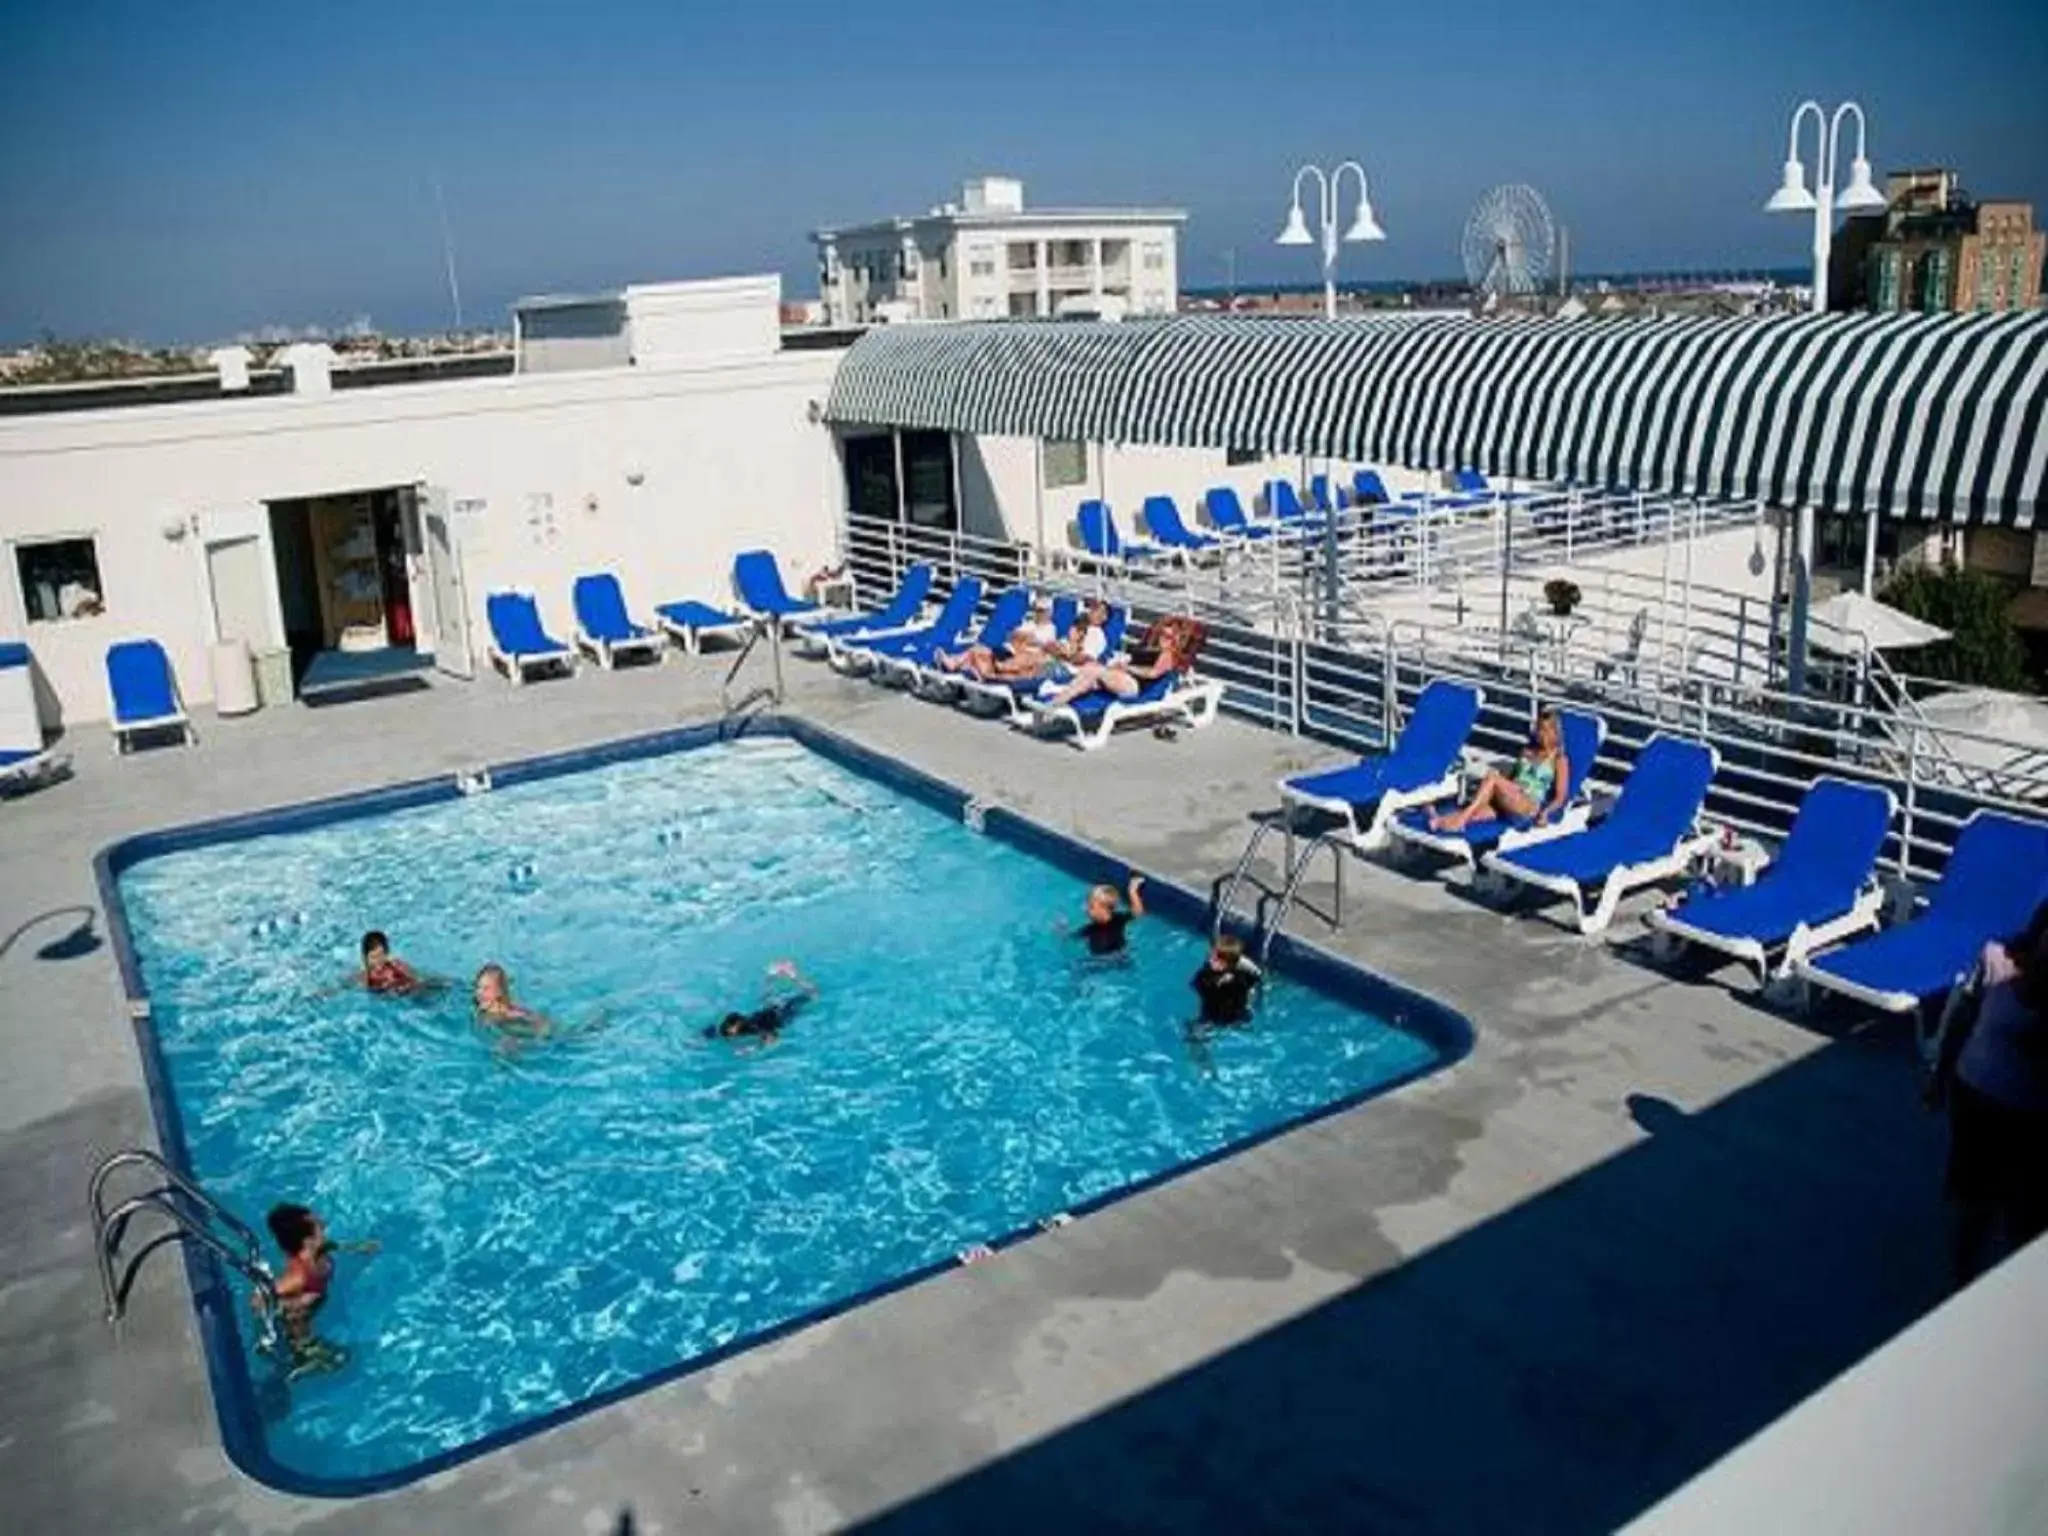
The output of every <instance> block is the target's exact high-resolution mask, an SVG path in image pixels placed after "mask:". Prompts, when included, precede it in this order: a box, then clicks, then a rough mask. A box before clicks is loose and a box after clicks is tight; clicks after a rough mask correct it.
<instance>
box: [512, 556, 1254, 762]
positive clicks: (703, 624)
mask: <svg viewBox="0 0 2048 1536" xmlns="http://www.w3.org/2000/svg"><path fill="white" fill-rule="evenodd" d="M732 585H733V596H734V598H735V599H736V603H735V607H736V610H737V611H728V610H726V609H723V608H719V607H715V606H713V605H711V604H708V603H703V602H698V601H694V600H691V601H684V602H674V603H663V604H660V605H659V606H657V607H656V608H654V609H653V611H652V622H648V623H642V622H640V621H638V620H636V619H635V618H634V617H633V616H632V613H631V611H630V610H629V608H628V606H627V603H626V599H625V594H624V591H623V590H622V588H621V587H620V584H619V581H618V578H617V577H616V576H614V575H612V574H611V573H609V572H599V573H596V574H592V575H586V576H580V577H578V578H577V579H576V581H575V582H574V584H573V585H572V587H571V591H570V597H571V603H572V606H573V608H574V611H575V616H576V629H575V632H574V638H573V642H564V641H562V640H560V639H557V638H556V637H555V636H553V635H551V634H549V633H548V631H547V628H546V626H545V625H544V623H543V622H542V620H541V616H540V608H539V604H538V602H537V601H536V599H535V597H534V595H533V594H532V593H531V592H529V591H525V590H523V589H518V588H505V589H501V590H499V591H495V592H492V593H491V594H489V596H488V597H487V598H486V600H485V615H486V618H487V619H488V621H489V625H490V657H491V661H492V663H493V665H494V666H496V667H498V668H499V669H500V670H502V671H503V672H504V673H505V674H506V676H507V677H508V678H510V679H511V680H512V681H514V682H515V683H517V682H524V681H525V680H526V679H527V678H528V677H530V676H537V675H541V674H544V673H547V672H571V671H573V670H574V669H575V667H576V665H577V662H578V659H579V657H580V656H582V655H588V656H590V657H591V658H593V659H594V660H596V661H597V662H598V663H599V665H601V666H605V667H611V666H614V665H616V664H617V663H618V662H620V661H621V660H625V659H628V658H631V657H634V656H636V655H638V656H644V657H647V658H649V659H654V660H658V659H659V658H660V657H661V655H662V654H663V653H664V652H665V651H666V650H667V648H668V646H669V643H670V642H671V641H673V642H675V644H677V645H679V646H681V647H682V648H683V649H684V650H686V651H689V652H691V653H693V654H694V653H695V652H697V651H698V650H699V648H700V647H701V645H702V643H703V642H704V640H705V639H707V638H709V637H712V636H718V635H724V636H728V637H734V636H738V635H741V634H744V633H746V632H747V631H749V630H751V629H753V628H755V627H756V626H761V625H774V626H777V627H779V628H780V629H781V630H782V631H783V632H784V633H785V634H786V635H788V636H790V637H791V638H792V639H794V640H795V641H796V643H797V645H798V648H799V651H800V652H801V653H803V654H808V655H811V656H816V657H821V658H824V659H827V660H829V661H830V662H831V663H832V664H833V665H834V666H835V667H836V668H838V669H839V670H840V671H842V672H846V673H849V674H855V675H866V676H870V677H872V678H874V679H875V680H876V681H878V682H886V683H891V684H895V685H898V686H902V687H905V688H908V689H910V690H912V691H914V692H916V693H918V694H920V695H922V696H924V697H928V698H932V699H935V700H945V701H950V702H955V703H960V704H964V705H968V706H970V707H973V708H976V709H978V710H980V711H982V712H984V713H988V714H992V715H995V716H998V717H1000V718H1002V719H1004V720H1007V721H1008V722H1009V723H1010V724H1012V725H1015V726H1018V727H1020V728H1024V729H1030V730H1040V731H1045V732H1048V733H1053V732H1058V731H1061V730H1064V731H1065V732H1066V733H1067V734H1068V735H1069V738H1070V739H1071V740H1072V741H1074V742H1075V743H1076V744H1077V745H1079V746H1081V747H1084V748H1089V749H1092V748H1096V747H1100V746H1102V745H1103V744H1104V743H1106V742H1107V741H1108V740H1109V739H1110V738H1111V737H1112V736H1113V735H1114V734H1115V733H1116V731H1117V730H1118V729H1119V728H1120V727H1122V726H1125V725H1133V724H1152V725H1158V724H1162V723H1168V722H1178V723H1183V724H1188V725H1206V724H1207V723H1208V722H1209V721H1210V720H1212V719H1214V718H1215V715H1216V712H1217V710H1218V708H1219V707H1220V706H1221V703H1222V694H1223V687H1222V684H1221V683H1219V682H1216V681H1213V680H1211V679H1206V678H1200V677H1197V676H1195V675H1193V674H1192V672H1182V673H1179V674H1176V675H1174V676H1170V677H1164V678H1160V679H1158V680H1157V681H1155V682H1152V683H1150V684H1148V685H1147V686H1145V687H1144V688H1142V689H1141V690H1140V691H1139V692H1138V693H1137V695H1136V696H1135V697H1132V698H1128V699H1119V698H1117V697H1115V696H1114V695H1111V694H1108V693H1094V694H1089V695H1085V696H1083V697H1081V698H1077V699H1074V700H1072V701H1071V702H1069V703H1065V704H1053V703H1051V702H1050V701H1049V700H1048V699H1046V698H1045V697H1042V696H1041V695H1042V694H1044V693H1048V692H1050V691H1052V690H1051V689H1050V688H1049V687H1048V686H1047V685H1046V684H1045V683H1044V682H1043V681H1041V680H1037V679H1032V680H1028V681H1027V680H1017V681H1008V680H1004V679H1000V678H981V677H975V676H972V675H969V674H966V673H961V672H956V671H952V670H949V669H947V668H945V667H943V666H942V665H940V658H941V656H943V655H946V654H949V653H951V652H955V651H963V650H966V649H968V648H969V647H970V646H971V645H974V644H977V643H979V644H982V645H986V646H988V647H990V648H991V649H994V648H997V647H1000V646H1001V645H1003V644H1004V642H1006V641H1007V640H1008V639H1009V637H1010V635H1011V633H1012V632H1013V631H1014V630H1016V629H1017V627H1018V626H1019V625H1021V624H1022V623H1023V622H1024V619H1025V617H1026V614H1027V612H1028V610H1029V607H1030V601H1031V598H1030V593H1029V592H1028V591H1026V590H1025V589H1024V588H1022V587H1011V588H1008V589H1006V590H1004V591H1002V592H1000V593H998V594H996V595H995V596H994V597H993V599H992V600H990V601H989V603H988V611H987V614H986V615H985V616H984V617H982V618H981V620H980V622H979V623H978V624H977V623H976V616H977V614H979V613H980V612H981V609H982V606H983V601H984V599H985V598H987V597H988V594H987V592H986V589H985V587H984V584H983V583H982V582H981V581H980V580H979V579H978V578H976V577H972V576H967V577H962V578H960V579H959V580H957V581H956V582H954V584H953V586H952V587H951V589H950V590H948V591H947V592H946V594H945V597H944V600H943V601H941V602H939V603H938V605H937V607H936V608H934V607H932V603H933V600H934V598H935V597H936V596H937V586H938V581H937V573H936V572H935V571H934V570H933V568H932V567H931V566H930V565H928V564H924V563H919V564H914V565H912V566H910V567H908V568H907V569H906V570H905V571H904V573H903V576H902V579H901V580H900V581H899V582H898V584H897V587H896V590H895V592H894V593H892V594H891V595H890V597H889V598H888V600H887V601H886V602H884V603H882V604H880V605H879V606H878V607H876V608H873V609H871V610H869V611H866V612H858V613H854V612H845V611H842V610H839V609H836V608H832V607H828V606H826V605H825V604H823V603H820V602H818V601H816V600H814V599H811V598H807V597H799V596H797V595H795V594H794V593H792V592H791V591H790V590H789V588H788V586H787V584H786V583H785V582H784V581H783V578H782V573H781V569H780V567H779V566H778V565H777V563H776V560H775V556H774V555H773V554H772V553H771V552H770V551H767V550H748V551H745V552H743V553H742V554H740V555H739V556H737V557H736V558H735V559H734V561H733V571H732ZM1080 601H1081V600H1080V599H1079V598H1078V597H1075V596H1073V595H1071V594H1069V595H1062V596H1056V597H1054V598H1053V601H1052V620H1053V625H1054V628H1055V629H1058V630H1060V631H1062V632H1064V631H1065V630H1066V629H1067V628H1068V627H1069V626H1071V624H1072V623H1073V620H1074V616H1075V614H1076V613H1077V612H1078V611H1079V605H1080ZM1127 617H1128V616H1127V615H1126V614H1124V613H1123V612H1121V611H1120V610H1113V611H1112V614H1111V620H1110V624H1109V625H1108V627H1107V631H1108V632H1107V639H1108V640H1109V649H1108V651H1107V653H1106V654H1107V655H1108V656H1111V657H1114V656H1116V655H1117V654H1119V653H1120V652H1121V650H1122V648H1123V635H1124V630H1125V627H1126V623H1127Z"/></svg>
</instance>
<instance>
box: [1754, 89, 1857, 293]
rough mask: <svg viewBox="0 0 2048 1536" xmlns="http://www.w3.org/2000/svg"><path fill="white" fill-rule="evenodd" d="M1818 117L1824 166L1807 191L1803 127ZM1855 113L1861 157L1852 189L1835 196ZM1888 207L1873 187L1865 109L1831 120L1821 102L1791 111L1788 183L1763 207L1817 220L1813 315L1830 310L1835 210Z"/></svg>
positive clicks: (1849, 107) (1844, 108)
mask: <svg viewBox="0 0 2048 1536" xmlns="http://www.w3.org/2000/svg"><path fill="white" fill-rule="evenodd" d="M1809 112H1811V113H1812V114H1813V124H1814V137H1815V138H1816V139H1817V140H1818V141H1819V142H1818V143H1817V144H1816V145H1815V148H1816V149H1817V150H1818V151H1819V154H1820V167H1819V169H1818V170H1817V171H1816V172H1815V174H1814V178H1813V185H1814V190H1813V191H1811V192H1809V191H1807V190H1806V165H1805V162H1803V161H1802V160H1801V159H1800V158H1799V124H1800V122H1801V120H1802V119H1804V118H1805V116H1806V114H1807V113H1809ZM1851 112H1853V113H1855V114H1856V158H1855V159H1854V160H1853V161H1851V162H1850V164H1849V185H1848V186H1847V187H1845V188H1843V190H1842V194H1841V196H1839V197H1837V196H1836V195H1835V159H1836V154H1837V151H1839V150H1840V149H1841V147H1842V118H1843V117H1844V115H1846V114H1848V113H1851ZM1883 206H1884V194H1883V193H1882V192H1880V191H1878V190H1877V188H1876V187H1874V186H1872V185H1871V183H1870V161H1869V160H1868V159H1866V158H1865V157H1864V153H1863V108H1861V107H1860V106H1858V105H1857V104H1856V103H1855V102H1853V101H1845V102H1843V103H1842V104H1841V105H1840V106H1839V107H1837V108H1835V111H1834V115H1833V116H1832V117H1830V116H1829V115H1828V112H1827V110H1826V109H1825V108H1824V107H1822V106H1821V104H1820V103H1819V102H1817V101H1802V102H1801V103H1800V104H1799V105H1798V106H1797V107H1795V108H1794V109H1793V112H1792V130H1791V132H1790V133H1789V134H1788V135H1787V136H1786V144H1785V182H1784V185H1783V186H1781V187H1779V188H1778V190H1777V191H1776V192H1773V193H1772V194H1771V200H1770V201H1769V202H1767V203H1765V204H1764V209H1765V211H1766V212H1768V213H1811V214H1812V215H1813V312H1814V313H1815V314H1820V313H1821V312H1823V311H1824V310H1826V309H1827V307H1828V252H1829V250H1830V249H1832V247H1833V245H1834V239H1835V210H1836V209H1838V208H1839V209H1841V210H1842V211H1843V212H1845V213H1857V212H1862V211H1863V210H1866V209H1871V208H1882V207H1883Z"/></svg>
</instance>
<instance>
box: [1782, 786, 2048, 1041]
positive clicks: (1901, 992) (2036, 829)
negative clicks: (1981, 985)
mask: <svg viewBox="0 0 2048 1536" xmlns="http://www.w3.org/2000/svg"><path fill="white" fill-rule="evenodd" d="M2044 896H2048V822H2039V821H2023V820H2021V819H2020V818H2019V817H2016V816H2007V815H2004V814H2002V813H2000V812H1997V811H1978V812H1976V813H1975V814H1974V815H1972V816H1971V817H1970V819H1969V820H1968V821H1966V822H1964V823H1963V829H1962V831H1960V832H1958V833H1957V834H1956V845H1955V849H1954V851H1953V852H1952V853H1950V854H1949V858H1948V867H1947V868H1946V869H1944V870H1943V871H1942V872H1941V883H1940V884H1939V885H1937V886H1936V887H1935V888H1934V892H1933V894H1932V895H1931V896H1929V897H1928V899H1927V910H1926V911H1924V912H1922V913H1920V914H1919V915H1918V916H1917V917H1912V918H1909V919H1907V920H1906V921H1905V922H1903V923H1900V924H1898V925H1897V926H1895V927H1891V928H1887V929H1885V930H1884V932H1882V933H1877V934H1872V935H1871V936H1870V937H1869V938H1866V939H1859V940H1857V941H1856V942H1855V943H1853V944H1845V945H1843V946H1842V947H1841V948H1840V949H1833V950H1829V951H1828V952H1827V953H1826V954H1824V955H1815V956H1810V957H1808V958H1806V959H1802V960H1800V961H1798V962H1796V963H1795V964H1794V965H1793V967H1792V972H1793V974H1794V975H1795V976H1797V977H1798V978H1799V979H1800V980H1801V981H1803V982H1806V983H1809V984H1810V985H1812V986H1816V987H1820V988H1823V989H1824V990H1826V991H1829V992H1839V993H1841V994H1842V995H1843V996H1844V997H1851V998H1854V999H1855V1000H1856V1001H1857V1002H1860V1003H1867V1004H1869V1005H1870V1006H1871V1007H1872V1008H1878V1009H1882V1010H1883V1011H1885V1012H1886V1013H1909V1012H1911V1011H1912V1010H1914V1009H1915V1008H1917V1007H1919V1006H1920V1005H1921V1004H1923V1003H1929V1002H1932V1001H1933V1000H1934V999H1936V998H1938V997H1940V996H1941V995H1942V994H1943V993H1945V992H1947V991H1948V990H1949V989H1950V988H1951V987H1953V986H1954V985H1955V984H1956V983H1957V982H1959V981H1961V980H1962V979H1963V977H1964V976H1966V975H1968V974H1969V971H1970V968H1971V967H1972V966H1974V965H1975V964H1976V963H1977V956H1978V954H1979V952H1980V951H1981V950H1982V949H1983V948H1984V946H1985V945H1986V944H1987V943H1989V942H1990V941H1991V940H1993V939H2003V938H2007V937H2010V936H2011V935H2013V934H2015V933H2018V932H2019V931H2020V930H2021V929H2022V928H2024V927H2025V926H2026V924H2027V919H2028V918H2029V917H2031V916H2033V912H2034V908H2035V906H2037V905H2038V904H2039V903H2040V901H2041V900H2042V898H2043V897H2044Z"/></svg>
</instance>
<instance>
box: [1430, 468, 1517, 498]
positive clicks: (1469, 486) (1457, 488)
mask: <svg viewBox="0 0 2048 1536" xmlns="http://www.w3.org/2000/svg"><path fill="white" fill-rule="evenodd" d="M1528 499H1529V493H1528V492H1527V491H1499V490H1495V489H1494V487H1493V484H1492V482H1490V481H1489V480H1488V479H1487V478H1486V476H1485V475H1483V474H1481V473H1480V472H1479V471H1478V470H1476V469H1454V470H1452V471H1451V499H1450V500H1449V501H1448V502H1446V503H1440V505H1452V506H1461V507H1479V506H1484V505H1485V504H1486V503H1488V502H1490V501H1527V500H1528Z"/></svg>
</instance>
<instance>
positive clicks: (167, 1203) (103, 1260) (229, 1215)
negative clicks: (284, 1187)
mask: <svg viewBox="0 0 2048 1536" xmlns="http://www.w3.org/2000/svg"><path fill="white" fill-rule="evenodd" d="M123 1168H142V1169H146V1170H147V1171H148V1175H149V1178H150V1179H151V1180H152V1181H153V1182H151V1183H149V1184H148V1185H147V1186H146V1187H145V1188H143V1189H141V1190H139V1191H138V1192H136V1193H135V1194H132V1195H130V1196H128V1198H127V1199H125V1200H123V1201H121V1202H120V1203H119V1204H118V1205H116V1206H114V1207H113V1208H112V1209H111V1210H109V1209H108V1207H107V1185H108V1183H109V1182H110V1181H111V1180H112V1178H113V1176H114V1175H115V1174H116V1173H118V1172H120V1171H121V1170H122V1169H123ZM86 1202H87V1204H89V1205H90V1206H91V1208H92V1242H93V1257H94V1259H95V1260H96V1261H97V1262H98V1265H99V1272H100V1292H101V1294H102V1295H103V1296H104V1297H105V1299H106V1305H107V1314H106V1315H107V1322H108V1323H109V1324H114V1323H118V1322H120V1321H121V1319H122V1317H123V1316H124V1315H126V1313H127V1311H128V1295H129V1292H131V1291H132V1290H133V1289H134V1288H135V1277H136V1275H137V1274H138V1273H139V1272H140V1271H141V1269H142V1266H143V1264H144V1263H145V1262H147V1260H148V1259H149V1257H150V1255H151V1254H153V1253H155V1252H156V1251H157V1250H158V1249H160V1248H164V1247H167V1246H169V1245H170V1244H172V1243H181V1244H183V1243H196V1244H197V1245H198V1246H199V1247H200V1248H202V1249H204V1250H205V1251H206V1252H208V1253H211V1254H212V1255H213V1256H214V1257H215V1258H217V1259H219V1260H220V1261H221V1262H222V1263H223V1264H225V1265H227V1266H228V1268H230V1269H232V1270H233V1271H234V1272H235V1273H236V1274H238V1275H240V1276H241V1277H242V1278H243V1279H244V1280H247V1281H248V1282H249V1283H250V1285H252V1286H254V1287H255V1289H256V1293H257V1295H259V1296H261V1297H262V1298H263V1300H264V1307H263V1312H262V1323H261V1329H262V1333H261V1342H262V1345H263V1347H264V1349H266V1350H274V1349H276V1348H277V1346H278V1332H277V1330H278V1319H279V1317H280V1316H281V1315H282V1313H281V1312H280V1310H279V1307H278V1300H277V1286H276V1283H275V1282H274V1281H273V1280H272V1278H271V1274H270V1266H269V1265H267V1264H265V1263H264V1262H263V1244H262V1242H261V1240H260V1239H258V1237H257V1236H256V1233H255V1232H254V1231H253V1230H252V1229H251V1228H250V1226H249V1224H248V1223H247V1222H245V1221H243V1220H242V1219H241V1218H240V1217H238V1216H237V1215H235V1213H234V1212H233V1211H230V1210H229V1209H228V1208H227V1207H226V1206H224V1205H222V1204H221V1203H220V1202H219V1201H218V1200H216V1199H214V1198H213V1196H211V1195H209V1194H208V1193H207V1192H206V1191H205V1190H203V1189H201V1188H200V1187H199V1186H198V1185H197V1184H194V1183H193V1182H192V1181H191V1180H190V1179H188V1178H186V1177H185V1176H184V1175H183V1174H181V1173H179V1172H178V1170H177V1169H175V1168H173V1167H172V1166H171V1165H170V1164H169V1163H167V1162H165V1161H164V1160H163V1159H162V1158H161V1157H159V1156H157V1154H156V1153H154V1152H150V1151H146V1150H144V1149H143V1148H141V1147H127V1148H124V1149H123V1150H121V1151H119V1152H116V1153H114V1154H113V1155H112V1156H111V1157H108V1158H105V1159H104V1160H102V1161H101V1163H100V1165H99V1166H98V1167H97V1168H95V1169H93V1171H92V1182H91V1183H90V1184H89V1185H88V1186H87V1188H86ZM150 1212H154V1213H155V1214H156V1215H158V1216H161V1217H163V1218H164V1219H165V1220H166V1221H167V1222H169V1225H168V1226H167V1227H165V1228H164V1229H163V1230H162V1231H160V1232H157V1233H156V1234H155V1235H153V1236H152V1237H151V1238H150V1239H149V1240H148V1241H147V1242H145V1243H143V1244H142V1245H141V1246H140V1247H138V1248H137V1249H136V1250H135V1251H134V1253H133V1254H131V1255H129V1256H128V1258H127V1263H126V1265H125V1267H124V1266H122V1264H121V1255H122V1247H123V1240H124V1239H125V1238H126V1237H127V1235H128V1226H129V1223H130V1222H131V1221H133V1220H134V1219H135V1218H136V1217H137V1216H141V1215H144V1214H147V1213H150Z"/></svg>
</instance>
